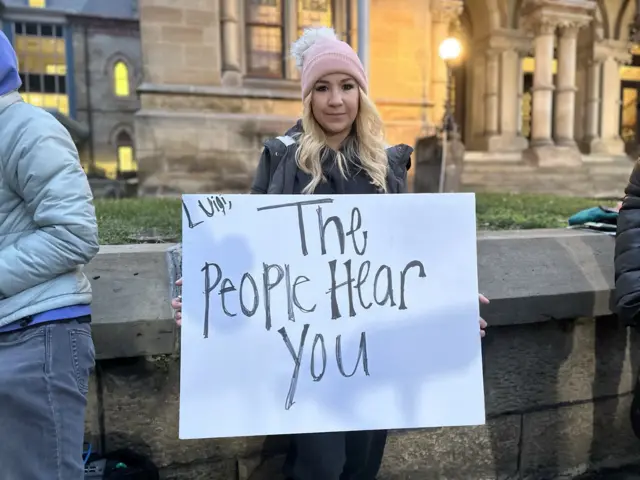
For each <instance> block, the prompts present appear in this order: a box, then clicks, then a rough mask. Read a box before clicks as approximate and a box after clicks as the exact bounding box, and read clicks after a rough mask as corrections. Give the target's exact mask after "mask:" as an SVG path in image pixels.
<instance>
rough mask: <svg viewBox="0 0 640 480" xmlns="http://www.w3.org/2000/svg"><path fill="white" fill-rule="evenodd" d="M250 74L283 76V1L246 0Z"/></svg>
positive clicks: (272, 76)
mask: <svg viewBox="0 0 640 480" xmlns="http://www.w3.org/2000/svg"><path fill="white" fill-rule="evenodd" d="M246 12H247V15H246V29H247V75H248V76H250V77H271V78H282V77H283V76H284V55H283V52H284V27H283V23H284V22H283V19H284V5H283V2H282V1H281V0H247V9H246Z"/></svg>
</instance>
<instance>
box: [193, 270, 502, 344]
mask: <svg viewBox="0 0 640 480" xmlns="http://www.w3.org/2000/svg"><path fill="white" fill-rule="evenodd" d="M181 284H182V283H181ZM479 297H480V304H481V305H487V304H488V303H489V299H488V298H487V297H485V296H484V295H482V294H480V295H479ZM485 328H487V322H486V321H485V320H484V318H482V317H480V336H481V337H484V336H485V334H486V332H485V330H484V329H485Z"/></svg>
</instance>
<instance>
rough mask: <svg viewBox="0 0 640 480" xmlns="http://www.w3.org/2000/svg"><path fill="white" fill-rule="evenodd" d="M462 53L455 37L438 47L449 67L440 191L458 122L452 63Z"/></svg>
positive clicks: (446, 39) (443, 122)
mask: <svg viewBox="0 0 640 480" xmlns="http://www.w3.org/2000/svg"><path fill="white" fill-rule="evenodd" d="M461 53H462V44H461V43H460V40H458V39H457V38H455V37H448V38H445V39H444V40H443V41H442V43H441V44H440V46H439V47H438V55H439V56H440V58H441V59H442V60H444V63H445V65H446V67H447V99H446V101H445V104H444V118H443V119H442V160H441V162H440V182H439V186H438V191H440V192H441V193H442V192H444V183H445V178H446V167H447V140H448V136H449V135H450V133H451V132H455V131H456V130H457V127H456V122H455V119H454V116H453V111H452V110H453V108H452V105H451V97H452V93H453V92H452V90H453V78H452V77H453V74H452V70H451V63H452V62H453V61H455V60H457V59H458V57H460V54H461Z"/></svg>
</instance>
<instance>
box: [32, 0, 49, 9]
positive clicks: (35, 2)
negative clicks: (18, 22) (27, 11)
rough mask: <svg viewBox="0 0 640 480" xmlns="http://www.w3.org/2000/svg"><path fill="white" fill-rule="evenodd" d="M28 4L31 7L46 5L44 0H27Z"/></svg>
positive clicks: (43, 6)
mask: <svg viewBox="0 0 640 480" xmlns="http://www.w3.org/2000/svg"><path fill="white" fill-rule="evenodd" d="M29 6H30V7H31V8H45V7H46V6H47V2H46V0H29Z"/></svg>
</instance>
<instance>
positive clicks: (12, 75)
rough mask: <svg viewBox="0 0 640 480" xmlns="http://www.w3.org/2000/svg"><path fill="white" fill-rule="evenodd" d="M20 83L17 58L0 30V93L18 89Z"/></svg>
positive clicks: (3, 93)
mask: <svg viewBox="0 0 640 480" xmlns="http://www.w3.org/2000/svg"><path fill="white" fill-rule="evenodd" d="M20 85H22V81H21V80H20V75H18V59H17V58H16V52H15V50H14V49H13V47H12V46H11V42H9V39H8V38H7V37H6V36H5V34H4V33H2V32H1V31H0V95H5V94H7V93H9V92H13V91H14V90H18V88H20Z"/></svg>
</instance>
